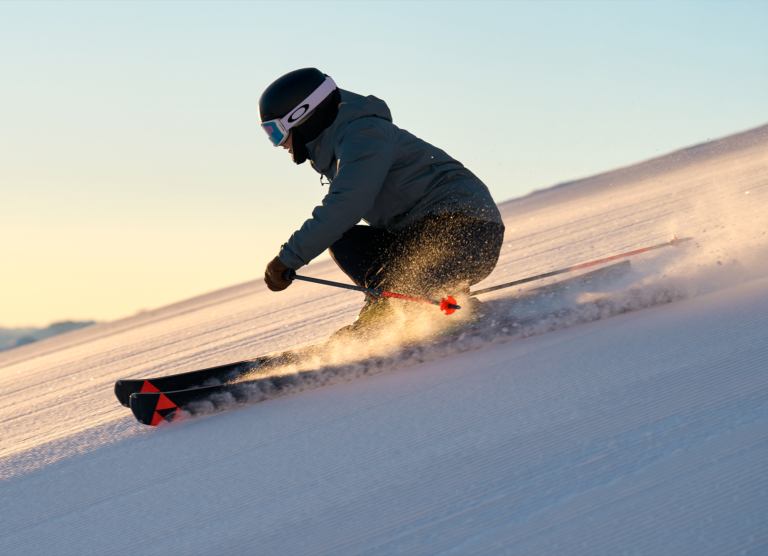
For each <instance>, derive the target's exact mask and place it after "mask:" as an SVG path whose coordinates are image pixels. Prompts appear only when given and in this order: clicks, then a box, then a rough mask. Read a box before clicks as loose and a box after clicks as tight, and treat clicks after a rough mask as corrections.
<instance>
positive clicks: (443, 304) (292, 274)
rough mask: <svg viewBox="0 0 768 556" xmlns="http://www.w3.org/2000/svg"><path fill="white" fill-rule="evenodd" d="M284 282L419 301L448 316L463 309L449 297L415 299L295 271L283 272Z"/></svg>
mask: <svg viewBox="0 0 768 556" xmlns="http://www.w3.org/2000/svg"><path fill="white" fill-rule="evenodd" d="M283 279H284V280H291V281H293V280H303V281H305V282H314V283H315V284H323V285H325V286H333V287H335V288H344V289H345V290H354V291H356V292H363V293H371V294H373V295H380V296H382V297H391V298H394V299H404V300H405V301H417V302H419V303H429V304H431V305H437V306H439V307H440V310H441V311H442V312H443V313H445V314H446V315H450V314H451V313H453V312H454V311H455V310H456V309H461V307H459V306H458V305H456V300H455V299H454V298H453V297H452V296H450V295H449V296H448V297H446V298H444V299H441V300H440V301H435V300H434V299H424V298H423V297H413V296H411V295H403V294H401V293H395V292H388V291H385V290H374V289H373V288H364V287H362V286H351V285H349V284H342V283H341V282H331V281H330V280H322V279H320V278H312V277H311V276H300V275H298V274H296V271H295V270H293V269H290V268H289V269H288V270H286V271H285V272H283Z"/></svg>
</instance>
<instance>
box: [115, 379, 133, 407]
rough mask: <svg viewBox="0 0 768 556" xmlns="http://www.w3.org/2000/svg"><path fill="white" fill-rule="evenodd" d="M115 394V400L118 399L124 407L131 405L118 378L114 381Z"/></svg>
mask: <svg viewBox="0 0 768 556" xmlns="http://www.w3.org/2000/svg"><path fill="white" fill-rule="evenodd" d="M115 396H116V397H117V401H119V402H120V403H121V404H123V405H124V406H125V407H130V406H131V404H130V402H129V401H128V397H127V396H126V395H125V390H124V389H123V381H122V380H118V381H117V382H115Z"/></svg>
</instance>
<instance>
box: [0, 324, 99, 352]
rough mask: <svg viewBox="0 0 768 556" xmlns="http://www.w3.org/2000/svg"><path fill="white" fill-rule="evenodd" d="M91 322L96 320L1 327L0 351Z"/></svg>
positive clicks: (68, 330) (81, 326) (75, 328)
mask: <svg viewBox="0 0 768 556" xmlns="http://www.w3.org/2000/svg"><path fill="white" fill-rule="evenodd" d="M91 324H95V321H92V320H89V321H80V322H74V321H64V322H55V323H53V324H52V325H50V326H48V327H46V328H0V351H3V350H6V349H11V348H15V347H19V346H23V345H26V344H31V343H32V342H37V341H38V340H44V339H45V338H50V337H51V336H56V335H57V334H63V333H64V332H70V331H71V330H77V329H78V328H83V327H85V326H89V325H91Z"/></svg>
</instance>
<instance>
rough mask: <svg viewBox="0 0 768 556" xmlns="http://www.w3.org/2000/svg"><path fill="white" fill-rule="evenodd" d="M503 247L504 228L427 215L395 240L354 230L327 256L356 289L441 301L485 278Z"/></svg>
mask: <svg viewBox="0 0 768 556" xmlns="http://www.w3.org/2000/svg"><path fill="white" fill-rule="evenodd" d="M503 242H504V225H503V224H497V223H495V222H487V221H485V220H478V219H476V218H472V217H470V216H467V215H465V214H461V213H448V214H436V215H429V216H427V217H425V218H423V219H422V220H420V221H418V222H417V223H415V224H413V225H412V226H409V227H408V228H406V229H404V230H402V231H399V232H398V233H396V234H395V233H391V232H388V231H386V230H384V229H380V228H372V227H370V226H359V225H358V226H354V227H352V228H350V229H349V230H347V231H346V232H345V233H344V235H343V236H342V237H341V239H339V240H338V241H336V242H335V243H334V244H333V245H331V247H330V249H329V251H330V253H331V257H333V260H334V261H336V264H337V265H339V268H341V270H342V271H344V273H345V274H346V275H347V276H349V277H350V279H351V280H352V281H353V282H354V283H355V284H357V285H358V286H363V287H368V288H374V289H383V290H390V291H396V292H398V293H403V294H407V295H416V296H430V297H441V296H443V295H455V294H457V293H459V292H460V291H462V290H466V289H467V288H468V287H469V286H471V285H472V284H476V283H478V282H480V281H481V280H483V279H484V278H485V277H487V276H488V275H489V274H490V273H491V271H493V269H494V268H495V267H496V263H497V262H498V260H499V253H500V252H501V246H502V243H503Z"/></svg>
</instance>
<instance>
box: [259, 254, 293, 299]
mask: <svg viewBox="0 0 768 556" xmlns="http://www.w3.org/2000/svg"><path fill="white" fill-rule="evenodd" d="M286 270H288V267H287V266H285V265H284V264H283V261H281V260H280V259H279V258H278V257H275V258H274V259H272V262H270V263H269V264H268V265H267V269H266V270H265V271H264V283H266V284H267V287H268V288H269V289H270V290H272V291H273V292H281V291H283V290H284V289H285V288H287V287H288V286H290V285H291V281H290V280H286V279H284V278H283V272H285V271H286Z"/></svg>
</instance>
